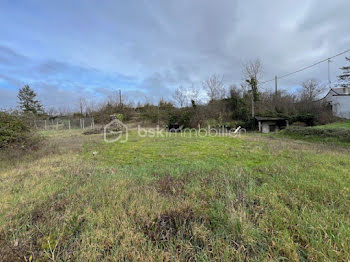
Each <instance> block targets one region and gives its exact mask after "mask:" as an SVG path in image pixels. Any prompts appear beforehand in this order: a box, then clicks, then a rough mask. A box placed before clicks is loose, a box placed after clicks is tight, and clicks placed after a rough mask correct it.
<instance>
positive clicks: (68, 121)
mask: <svg viewBox="0 0 350 262" xmlns="http://www.w3.org/2000/svg"><path fill="white" fill-rule="evenodd" d="M68 128H69V130H70V119H69V120H68Z"/></svg>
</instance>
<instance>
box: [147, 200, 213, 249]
mask: <svg viewBox="0 0 350 262" xmlns="http://www.w3.org/2000/svg"><path fill="white" fill-rule="evenodd" d="M206 222H207V219H206V218H205V217H204V216H200V215H198V214H196V213H195V212H194V211H193V209H192V208H190V207H183V208H180V209H174V210H169V211H166V212H164V213H162V214H160V215H159V216H157V217H156V218H154V219H152V220H151V221H149V222H146V223H145V224H144V225H143V231H144V234H145V235H146V236H147V237H148V238H149V239H150V240H151V241H153V242H156V243H166V242H169V241H172V240H173V239H174V238H176V237H180V238H181V239H186V240H189V241H193V240H194V232H193V225H194V223H199V224H203V223H206Z"/></svg>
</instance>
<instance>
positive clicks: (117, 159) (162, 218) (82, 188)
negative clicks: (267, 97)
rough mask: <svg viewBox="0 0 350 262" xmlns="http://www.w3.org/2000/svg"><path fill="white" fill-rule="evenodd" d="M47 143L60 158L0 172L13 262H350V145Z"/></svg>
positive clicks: (4, 233) (67, 136)
mask: <svg viewBox="0 0 350 262" xmlns="http://www.w3.org/2000/svg"><path fill="white" fill-rule="evenodd" d="M45 135H49V138H48V139H49V141H51V144H55V143H57V144H58V145H57V150H56V151H52V152H51V153H50V154H47V155H42V156H40V157H36V158H35V159H32V160H30V157H29V158H27V159H23V161H21V162H20V163H18V165H17V166H16V168H11V167H8V168H7V169H6V170H2V171H0V179H1V185H0V187H1V190H0V200H1V201H0V210H1V213H0V256H1V257H2V259H4V261H15V260H24V259H27V260H29V259H30V258H31V259H32V261H35V260H38V261H46V260H51V261H68V260H70V261H111V260H113V261H135V260H139V261H208V260H209V261H210V260H221V261H264V260H265V261H267V260H292V261H300V260H304V261H306V260H309V261H347V260H348V259H350V248H349V245H348V243H349V241H350V219H349V217H350V216H349V215H350V214H349V213H350V211H349V209H348V206H349V201H350V191H349V188H350V178H349V173H348V170H349V169H350V161H349V150H347V149H346V148H341V149H339V150H338V148H328V147H326V146H324V145H318V144H305V143H300V142H294V141H292V140H285V139H283V138H269V137H263V136H258V135H249V136H245V137H241V138H230V137H202V138H198V137H191V138H190V137H179V136H178V137H175V136H174V137H168V138H140V137H137V136H136V134H135V133H131V134H129V141H128V142H127V143H124V144H120V143H114V144H104V143H103V142H102V137H101V136H100V135H91V136H83V135H81V134H79V133H78V132H74V133H68V132H66V133H64V132H63V131H61V132H59V133H46V134H45ZM64 141H66V143H64ZM92 152H97V154H92Z"/></svg>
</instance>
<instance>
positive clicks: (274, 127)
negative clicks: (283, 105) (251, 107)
mask: <svg viewBox="0 0 350 262" xmlns="http://www.w3.org/2000/svg"><path fill="white" fill-rule="evenodd" d="M255 119H256V121H257V122H258V126H259V132H262V133H270V132H278V131H280V130H281V129H285V128H287V127H288V126H289V122H288V120H287V119H286V118H282V117H260V116H257V117H255Z"/></svg>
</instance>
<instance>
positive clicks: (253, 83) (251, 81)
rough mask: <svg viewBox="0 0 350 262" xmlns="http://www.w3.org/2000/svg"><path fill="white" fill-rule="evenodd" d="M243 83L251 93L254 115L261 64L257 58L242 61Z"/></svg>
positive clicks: (257, 98) (253, 112) (253, 114)
mask: <svg viewBox="0 0 350 262" xmlns="http://www.w3.org/2000/svg"><path fill="white" fill-rule="evenodd" d="M243 75H244V78H245V83H246V85H248V87H249V89H250V90H249V92H251V94H252V96H251V97H252V102H251V104H252V117H254V116H255V102H256V101H258V100H259V80H260V78H261V77H262V65H261V62H260V60H259V59H255V60H249V61H247V62H245V63H243Z"/></svg>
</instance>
